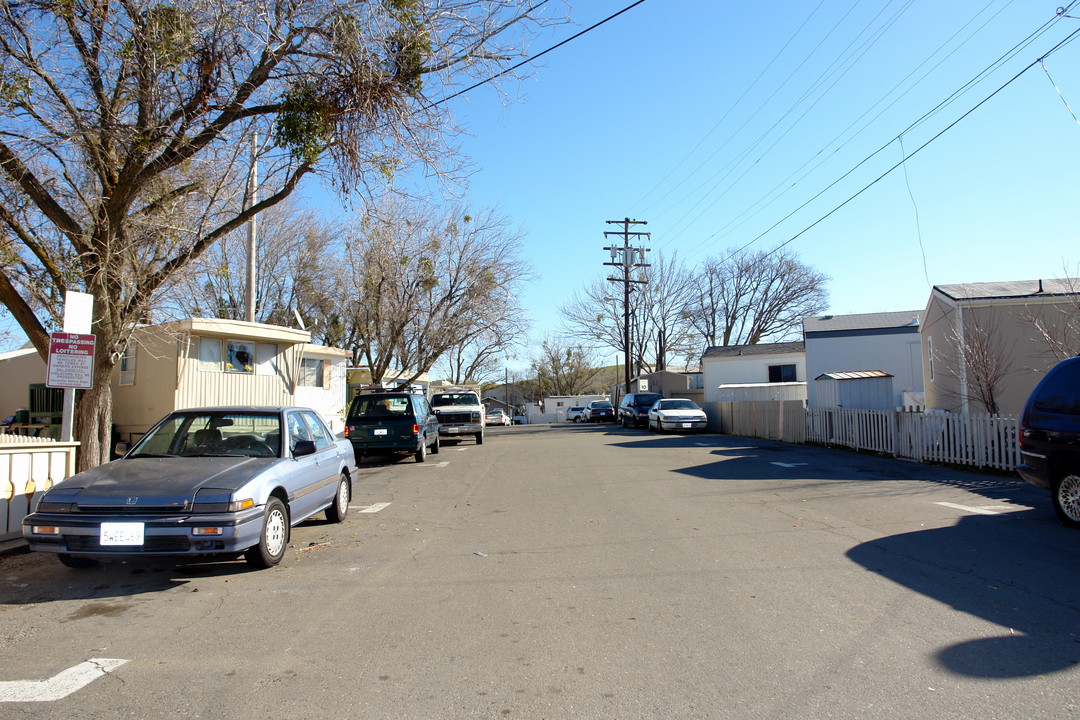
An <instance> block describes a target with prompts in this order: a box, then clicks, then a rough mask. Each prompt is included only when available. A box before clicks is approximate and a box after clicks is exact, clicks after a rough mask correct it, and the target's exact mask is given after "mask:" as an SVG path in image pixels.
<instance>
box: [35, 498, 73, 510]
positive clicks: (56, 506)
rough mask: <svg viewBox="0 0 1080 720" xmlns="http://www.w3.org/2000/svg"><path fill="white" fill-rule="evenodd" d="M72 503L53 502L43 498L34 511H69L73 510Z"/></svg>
mask: <svg viewBox="0 0 1080 720" xmlns="http://www.w3.org/2000/svg"><path fill="white" fill-rule="evenodd" d="M71 506H72V503H69V502H52V501H48V500H45V499H44V498H42V500H40V501H39V502H38V504H37V508H36V509H35V510H34V512H39V513H69V512H71Z"/></svg>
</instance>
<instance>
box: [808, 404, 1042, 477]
mask: <svg viewBox="0 0 1080 720" xmlns="http://www.w3.org/2000/svg"><path fill="white" fill-rule="evenodd" d="M1018 432H1019V419H1018V418H1016V417H1015V416H1013V415H983V414H961V413H921V412H895V411H882V410H855V409H848V408H839V409H824V408H807V410H806V441H807V442H816V443H821V444H823V445H840V446H844V447H850V448H854V449H855V450H872V451H874V452H880V453H885V454H888V455H894V456H896V457H903V458H911V459H913V460H918V461H920V462H939V463H954V464H957V465H972V466H975V467H989V468H998V469H1000V470H1015V469H1016V466H1017V464H1018V463H1019V462H1020V446H1019V442H1018V437H1017V434H1018Z"/></svg>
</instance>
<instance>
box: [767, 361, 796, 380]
mask: <svg viewBox="0 0 1080 720" xmlns="http://www.w3.org/2000/svg"><path fill="white" fill-rule="evenodd" d="M769 382H771V383H778V382H797V381H796V379H795V366H794V365H770V366H769Z"/></svg>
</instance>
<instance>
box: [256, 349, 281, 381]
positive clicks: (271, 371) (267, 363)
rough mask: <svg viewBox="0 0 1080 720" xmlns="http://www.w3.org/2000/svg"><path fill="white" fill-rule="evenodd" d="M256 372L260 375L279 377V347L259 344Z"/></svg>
mask: <svg viewBox="0 0 1080 720" xmlns="http://www.w3.org/2000/svg"><path fill="white" fill-rule="evenodd" d="M255 372H256V374H258V375H277V374H278V368H277V345H274V344H273V343H259V344H258V345H256V346H255Z"/></svg>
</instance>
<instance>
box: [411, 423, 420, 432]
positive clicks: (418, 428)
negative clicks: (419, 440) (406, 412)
mask: <svg viewBox="0 0 1080 720" xmlns="http://www.w3.org/2000/svg"><path fill="white" fill-rule="evenodd" d="M412 434H413V435H419V434H420V426H419V425H417V424H416V423H413V426H412Z"/></svg>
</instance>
